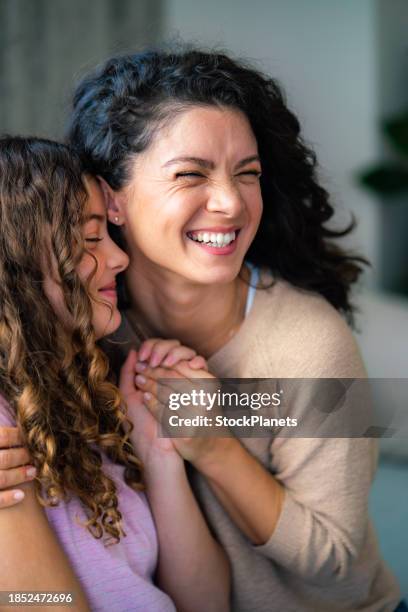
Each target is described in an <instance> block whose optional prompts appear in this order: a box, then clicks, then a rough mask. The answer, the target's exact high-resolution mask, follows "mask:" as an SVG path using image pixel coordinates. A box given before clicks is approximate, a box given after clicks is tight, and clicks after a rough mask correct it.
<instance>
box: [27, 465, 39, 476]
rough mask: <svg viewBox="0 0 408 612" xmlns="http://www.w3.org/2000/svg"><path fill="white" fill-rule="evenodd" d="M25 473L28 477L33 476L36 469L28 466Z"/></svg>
mask: <svg viewBox="0 0 408 612" xmlns="http://www.w3.org/2000/svg"><path fill="white" fill-rule="evenodd" d="M26 474H27V476H28V477H29V478H34V476H35V475H36V474H37V470H36V469H35V467H29V468H27V469H26Z"/></svg>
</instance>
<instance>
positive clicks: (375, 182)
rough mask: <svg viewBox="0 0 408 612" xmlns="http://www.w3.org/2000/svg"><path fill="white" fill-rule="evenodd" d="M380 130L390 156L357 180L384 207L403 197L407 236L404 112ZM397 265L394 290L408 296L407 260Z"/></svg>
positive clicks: (407, 129)
mask: <svg viewBox="0 0 408 612" xmlns="http://www.w3.org/2000/svg"><path fill="white" fill-rule="evenodd" d="M381 129H382V132H383V134H384V135H385V137H386V138H387V141H388V142H389V143H390V145H391V147H392V150H393V153H394V155H393V157H392V159H390V160H388V161H384V162H381V163H378V164H375V165H372V166H370V167H368V168H365V169H363V170H362V171H360V172H359V173H358V174H357V180H358V181H359V183H360V185H362V186H363V187H364V188H366V189H368V190H369V191H371V192H372V193H375V194H376V195H377V196H380V197H381V200H380V201H381V203H382V204H383V205H384V206H387V207H389V206H390V205H392V204H393V203H395V202H396V197H397V196H402V195H404V194H406V196H407V199H406V204H407V205H406V213H407V214H406V216H405V220H404V226H405V234H408V111H407V112H405V113H403V114H400V115H398V116H397V117H392V118H390V119H387V120H385V121H383V123H382V125H381ZM398 201H400V200H398ZM388 214H391V213H390V212H389V213H388ZM401 263H402V265H403V266H404V272H403V280H402V283H401V285H400V286H399V287H396V289H397V290H398V291H400V292H402V293H404V294H407V295H408V258H407V261H405V262H401Z"/></svg>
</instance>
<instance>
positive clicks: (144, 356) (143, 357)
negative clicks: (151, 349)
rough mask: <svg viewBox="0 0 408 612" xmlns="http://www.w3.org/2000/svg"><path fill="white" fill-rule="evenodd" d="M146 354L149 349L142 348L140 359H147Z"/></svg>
mask: <svg viewBox="0 0 408 612" xmlns="http://www.w3.org/2000/svg"><path fill="white" fill-rule="evenodd" d="M146 356H147V349H146V348H142V349H141V351H140V353H139V359H140V361H144V360H145V359H146Z"/></svg>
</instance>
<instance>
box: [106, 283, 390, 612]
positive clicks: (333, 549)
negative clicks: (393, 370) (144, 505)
mask: <svg viewBox="0 0 408 612" xmlns="http://www.w3.org/2000/svg"><path fill="white" fill-rule="evenodd" d="M269 280H270V277H269V275H267V274H266V273H265V272H264V273H263V274H262V275H261V282H262V283H263V284H264V285H267V284H268V281H269ZM117 337H119V338H121V339H122V340H126V341H127V342H126V344H125V345H124V346H123V347H122V349H123V350H126V349H127V347H128V346H130V345H132V344H135V343H136V344H137V340H136V336H135V335H134V333H133V332H132V329H131V328H130V326H129V323H128V322H127V320H126V318H124V321H123V325H122V328H121V330H120V331H119V333H118V335H117ZM208 365H209V370H210V372H212V373H214V374H215V375H217V376H219V377H223V378H364V377H365V376H366V372H365V369H364V366H363V364H362V361H361V357H360V354H359V350H358V348H357V345H356V343H355V340H354V338H353V335H352V333H351V331H350V329H349V328H348V326H347V324H346V323H345V322H344V320H343V319H342V317H341V316H340V315H339V314H338V312H337V311H336V310H335V309H334V308H333V307H332V306H331V305H330V304H329V303H328V302H327V301H326V300H325V299H324V298H322V297H321V296H318V295H315V294H312V293H310V292H306V291H302V290H299V289H296V288H294V287H293V286H291V285H289V284H288V283H286V282H284V281H276V282H275V283H274V284H273V286H272V287H270V288H267V289H262V288H259V289H258V290H257V291H256V294H255V299H254V303H253V306H252V309H251V311H250V313H249V315H248V316H247V318H246V319H245V320H244V322H243V323H242V325H241V327H240V328H239V330H238V332H237V333H236V334H235V336H234V337H233V338H232V339H231V340H230V341H229V342H228V343H227V344H225V345H224V346H223V347H222V348H221V349H220V350H218V351H217V352H216V353H215V354H214V355H213V356H212V357H211V358H210V359H209V361H208ZM307 409H308V406H307V405H306V404H305V406H304V410H305V411H306V410H307ZM242 443H243V444H244V445H245V446H246V448H247V449H248V450H249V452H250V453H251V454H252V455H254V456H255V457H256V458H257V459H258V460H259V461H260V462H261V463H262V464H263V465H264V466H265V468H266V469H267V470H269V471H270V472H271V473H272V474H274V476H275V477H276V478H277V479H279V481H280V482H281V483H282V485H283V486H284V487H285V500H284V504H283V507H282V512H281V514H280V517H279V520H278V523H277V525H276V528H275V530H274V532H273V533H272V535H271V537H270V538H269V540H268V541H267V542H266V543H265V544H263V545H262V546H254V545H252V544H251V542H250V541H249V540H248V539H247V538H246V537H245V535H244V534H243V533H242V532H241V531H240V530H239V529H238V527H237V526H236V525H235V524H234V523H233V521H232V520H231V519H230V517H229V516H228V514H227V512H226V511H225V510H224V509H223V507H222V505H221V504H220V502H219V501H218V500H217V498H216V497H215V495H214V494H213V492H212V491H211V489H210V487H209V485H208V483H207V482H206V480H205V478H204V477H203V476H202V475H200V474H199V473H198V472H197V471H196V470H194V469H193V468H191V470H190V472H191V474H190V477H191V482H192V485H193V488H194V490H195V493H196V496H197V498H198V500H199V503H200V505H201V507H202V510H203V512H204V514H205V516H206V519H207V521H208V523H209V525H210V526H211V528H212V530H213V532H214V534H215V536H216V537H217V539H218V540H219V541H220V542H221V543H222V545H223V546H224V548H225V550H226V552H227V554H228V556H229V559H230V562H231V566H232V576H233V595H232V609H233V611H234V612H303V611H304V612H337V611H343V612H344V611H347V612H352V611H357V610H358V611H359V612H392V611H393V610H395V608H396V606H397V604H398V602H399V599H400V594H399V588H398V585H397V583H396V581H395V579H394V578H393V576H392V575H391V573H390V572H389V570H388V568H387V567H386V565H385V563H384V562H383V560H382V559H381V556H380V554H379V551H378V546H377V541H376V537H375V534H374V531H373V529H372V526H371V523H370V521H369V518H368V509H367V506H368V495H369V488H370V485H371V482H372V479H373V475H374V472H375V466H376V460H377V446H376V443H375V441H374V440H373V439H369V438H329V437H326V438H289V437H279V436H278V437H272V436H271V437H270V438H267V437H262V438H245V439H243V440H242ZM237 478H239V474H237ZM198 552H199V551H198ZM209 597H210V594H209Z"/></svg>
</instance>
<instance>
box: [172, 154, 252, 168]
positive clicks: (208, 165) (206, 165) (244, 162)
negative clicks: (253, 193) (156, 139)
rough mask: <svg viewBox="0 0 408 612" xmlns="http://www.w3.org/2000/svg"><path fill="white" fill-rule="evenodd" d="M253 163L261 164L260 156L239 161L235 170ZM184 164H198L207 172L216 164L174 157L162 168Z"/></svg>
mask: <svg viewBox="0 0 408 612" xmlns="http://www.w3.org/2000/svg"><path fill="white" fill-rule="evenodd" d="M253 161H257V162H260V161H261V160H260V158H259V155H250V156H249V157H245V158H244V159H241V161H239V162H238V163H237V164H236V166H235V168H236V169H237V170H238V169H239V168H242V167H243V166H246V165H247V164H249V163H251V162H253ZM182 162H190V163H193V164H197V165H198V166H201V167H202V168H206V169H207V170H213V169H214V167H215V164H214V162H212V161H210V160H209V159H203V158H202V157H192V156H190V155H187V156H181V157H174V158H173V159H169V161H167V162H166V163H165V164H163V166H162V168H166V167H168V166H171V165H173V164H178V163H182Z"/></svg>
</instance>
